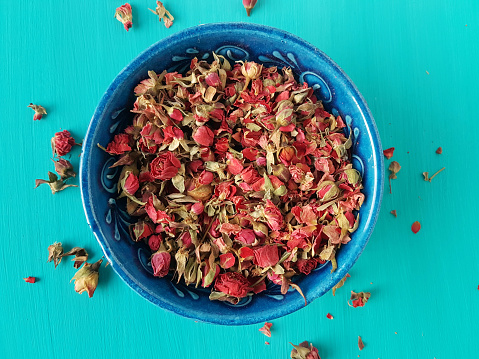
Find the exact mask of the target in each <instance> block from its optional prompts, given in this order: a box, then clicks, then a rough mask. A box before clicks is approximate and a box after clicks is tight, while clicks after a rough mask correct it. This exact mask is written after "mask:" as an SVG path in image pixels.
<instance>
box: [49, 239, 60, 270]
mask: <svg viewBox="0 0 479 359" xmlns="http://www.w3.org/2000/svg"><path fill="white" fill-rule="evenodd" d="M62 254H63V247H62V244H61V243H58V242H56V243H53V244H51V245H49V246H48V260H47V262H51V261H53V264H55V268H56V267H57V265H58V264H59V263H60V262H61V261H62Z"/></svg>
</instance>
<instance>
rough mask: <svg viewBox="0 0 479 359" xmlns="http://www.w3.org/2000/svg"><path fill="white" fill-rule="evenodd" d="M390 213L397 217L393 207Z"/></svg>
mask: <svg viewBox="0 0 479 359" xmlns="http://www.w3.org/2000/svg"><path fill="white" fill-rule="evenodd" d="M391 214H392V215H393V216H394V217H397V216H398V214H397V212H396V210H395V209H393V210H392V211H391Z"/></svg>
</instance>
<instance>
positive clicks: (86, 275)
mask: <svg viewBox="0 0 479 359" xmlns="http://www.w3.org/2000/svg"><path fill="white" fill-rule="evenodd" d="M102 262H103V259H100V260H98V261H97V262H95V263H93V264H90V263H87V262H85V264H83V267H81V268H80V269H79V270H78V271H77V272H76V273H75V275H74V276H73V278H72V279H71V280H70V282H71V281H72V280H74V281H75V291H76V292H77V293H79V294H82V293H83V292H85V291H86V292H87V293H88V296H89V297H90V298H91V297H92V296H93V293H95V289H96V287H97V285H98V276H99V274H98V270H99V268H100V266H101V263H102Z"/></svg>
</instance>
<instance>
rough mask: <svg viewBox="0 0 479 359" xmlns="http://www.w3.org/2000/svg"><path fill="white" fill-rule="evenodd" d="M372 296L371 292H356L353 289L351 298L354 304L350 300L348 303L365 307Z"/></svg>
mask: <svg viewBox="0 0 479 359" xmlns="http://www.w3.org/2000/svg"><path fill="white" fill-rule="evenodd" d="M370 297H371V293H369V292H359V293H355V292H354V291H351V298H350V299H349V300H350V301H352V305H351V304H349V301H348V305H349V306H350V307H354V308H356V307H364V305H365V304H366V303H367V301H368V300H369V298H370Z"/></svg>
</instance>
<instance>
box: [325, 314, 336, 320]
mask: <svg viewBox="0 0 479 359" xmlns="http://www.w3.org/2000/svg"><path fill="white" fill-rule="evenodd" d="M326 318H328V319H334V317H333V316H332V315H331V314H330V313H328V314H326Z"/></svg>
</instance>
